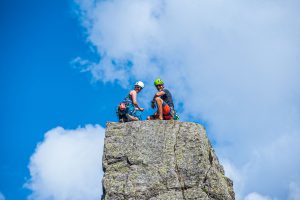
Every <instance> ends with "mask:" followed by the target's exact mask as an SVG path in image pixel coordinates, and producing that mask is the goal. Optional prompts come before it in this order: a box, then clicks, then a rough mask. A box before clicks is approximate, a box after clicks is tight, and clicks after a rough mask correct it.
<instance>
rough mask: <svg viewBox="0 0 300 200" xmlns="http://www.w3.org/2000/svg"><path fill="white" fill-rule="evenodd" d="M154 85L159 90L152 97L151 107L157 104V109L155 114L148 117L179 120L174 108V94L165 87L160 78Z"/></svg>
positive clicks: (149, 118)
mask: <svg viewBox="0 0 300 200" xmlns="http://www.w3.org/2000/svg"><path fill="white" fill-rule="evenodd" d="M154 86H155V87H156V89H157V90H158V92H157V93H155V95H154V97H153V99H152V102H151V107H152V108H155V105H156V106H157V111H156V112H155V113H154V114H153V115H151V116H148V117H147V119H148V120H153V119H160V120H171V119H176V120H177V119H178V116H177V115H176V113H175V110H174V104H173V98H172V95H171V93H170V91H169V90H167V89H165V87H164V82H163V80H161V79H160V78H157V79H155V81H154Z"/></svg>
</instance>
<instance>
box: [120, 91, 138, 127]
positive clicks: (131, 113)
mask: <svg viewBox="0 0 300 200" xmlns="http://www.w3.org/2000/svg"><path fill="white" fill-rule="evenodd" d="M116 114H117V117H118V118H119V122H130V121H132V119H133V118H134V117H137V118H138V119H139V120H142V117H141V115H142V113H141V111H139V110H137V109H136V107H135V106H134V105H133V103H132V97H131V95H130V94H128V95H127V96H126V97H125V98H124V100H123V101H122V102H120V104H119V105H118V106H117V108H116Z"/></svg>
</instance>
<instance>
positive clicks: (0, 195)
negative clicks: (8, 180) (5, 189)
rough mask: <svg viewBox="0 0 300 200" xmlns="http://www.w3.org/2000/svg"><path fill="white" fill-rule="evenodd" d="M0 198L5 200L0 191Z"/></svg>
mask: <svg viewBox="0 0 300 200" xmlns="http://www.w3.org/2000/svg"><path fill="white" fill-rule="evenodd" d="M0 200H5V197H4V195H3V194H2V193H1V192H0Z"/></svg>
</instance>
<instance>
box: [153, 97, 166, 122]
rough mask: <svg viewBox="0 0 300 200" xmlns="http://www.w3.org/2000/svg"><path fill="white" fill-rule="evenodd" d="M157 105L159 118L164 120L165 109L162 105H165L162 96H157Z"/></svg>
mask: <svg viewBox="0 0 300 200" xmlns="http://www.w3.org/2000/svg"><path fill="white" fill-rule="evenodd" d="M155 101H156V105H157V111H158V118H159V119H161V120H163V119H164V118H163V110H162V105H163V100H162V99H161V98H160V97H156V98H155Z"/></svg>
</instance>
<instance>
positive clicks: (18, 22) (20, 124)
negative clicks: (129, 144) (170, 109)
mask: <svg viewBox="0 0 300 200" xmlns="http://www.w3.org/2000/svg"><path fill="white" fill-rule="evenodd" d="M299 6H300V4H299V2H298V1H295V0H288V1H276V2H274V1H269V0H266V1H261V2H254V1H243V2H240V1H236V0H230V1H226V2H225V1H201V2H199V1H196V0H191V1H189V2H185V3H182V2H181V1H180V0H174V1H162V0H153V1H143V0H142V1H136V0H133V1H128V0H123V1H96V2H94V1H92V0H76V1H71V0H68V1H58V0H54V1H37V0H36V1H35V0H30V1H26V2H24V1H2V2H1V5H0V9H1V10H0V11H1V12H0V20H1V21H0V22H1V34H0V41H1V44H2V45H1V47H0V48H1V59H0V66H1V68H0V70H1V73H0V74H1V79H0V83H1V84H0V87H1V104H0V105H1V110H2V112H1V115H0V119H1V121H0V123H1V124H0V133H1V134H0V143H1V145H0V180H1V182H0V200H2V197H1V194H2V195H3V196H4V197H5V199H26V198H27V197H28V196H29V195H31V197H30V198H31V199H47V198H50V199H68V198H69V199H74V198H75V197H74V196H72V195H74V194H76V197H77V198H78V199H80V198H81V199H93V198H95V196H97V195H99V192H100V191H97V192H93V191H92V192H89V193H84V192H82V193H80V191H84V189H83V190H80V189H78V187H79V188H80V187H81V186H80V185H74V184H71V183H69V182H68V181H66V180H65V179H61V177H60V176H59V175H60V174H61V173H62V171H59V170H58V171H57V170H56V168H55V167H54V168H51V166H53V165H54V166H58V167H57V168H58V169H67V171H70V174H68V173H67V174H66V177H68V178H69V179H72V178H70V176H72V173H73V176H74V177H73V178H75V179H76V180H82V182H83V183H86V182H87V183H89V182H90V183H95V185H93V186H95V188H98V187H99V185H97V184H99V183H98V182H97V181H95V182H94V180H93V179H92V180H91V179H87V178H86V177H90V175H89V174H85V172H86V171H92V172H94V171H93V170H95V169H94V168H90V167H91V166H86V165H84V164H86V163H94V162H95V158H96V157H100V156H101V155H99V154H98V153H95V152H96V151H101V149H100V150H97V148H96V147H97V146H100V147H99V148H102V146H101V145H102V143H101V141H102V140H103V128H102V127H105V123H106V121H114V120H115V119H116V118H115V113H114V108H115V106H116V105H117V103H118V102H119V101H120V100H121V99H122V98H123V97H124V95H126V93H127V91H128V90H129V89H130V88H131V85H132V84H133V83H134V82H135V81H137V80H143V81H144V82H145V84H146V87H145V89H144V91H143V92H142V93H141V94H140V102H141V104H142V106H144V107H145V108H146V109H147V111H146V113H145V116H146V115H147V114H149V113H150V112H151V110H150V108H149V99H150V98H151V96H152V94H153V92H154V91H155V90H154V88H153V87H152V81H153V79H154V78H156V77H158V76H160V77H162V78H163V79H164V80H165V81H166V85H167V87H168V88H169V89H170V90H171V91H172V93H173V95H174V98H175V103H176V107H177V108H178V111H179V112H180V116H181V119H182V120H185V121H195V122H201V123H204V124H205V126H206V128H207V130H208V135H209V137H210V139H211V140H212V141H213V144H214V148H215V149H216V151H217V154H218V156H219V158H220V160H221V162H222V164H223V165H224V167H225V171H226V173H227V175H228V176H229V177H230V178H232V179H233V180H234V183H235V191H236V193H237V199H245V200H258V199H263V200H270V199H274V200H275V199H289V200H297V199H299V198H300V174H299V170H298V169H299V167H300V162H299V161H298V160H296V159H295V158H296V157H297V156H298V154H297V152H299V151H300V149H299V145H298V144H299V142H300V137H299V133H300V126H299V123H298V122H299V119H300V104H299V102H300V101H299V100H300V93H299V89H298V88H299V85H300V82H299V78H298V76H299V74H300V69H299V66H300V60H299V59H300V58H299V54H300V38H299V35H300V23H299V20H298V19H299V12H298V9H297V8H299ZM128 63H130V64H128ZM83 71H84V72H83ZM88 124H91V125H88ZM97 124H98V125H99V126H98V125H97ZM57 127H61V128H57ZM80 127H81V128H80ZM94 141H96V143H94ZM37 144H40V145H39V146H38V147H37ZM87 144H90V145H91V146H93V147H95V148H94V149H92V150H93V151H92V150H91V151H92V152H89V151H84V153H83V155H84V156H83V158H87V159H83V158H82V159H80V156H79V158H78V159H74V158H73V157H72V156H71V157H70V155H73V154H74V152H75V153H76V152H80V150H84V149H86V147H87V146H89V145H87ZM74 146H77V147H78V148H75V147H74ZM67 147H68V148H67ZM95 149H96V150H95ZM58 152H64V153H65V154H63V153H62V155H64V156H66V157H64V156H59V155H58V154H60V153H58ZM50 157H51V159H47V158H50ZM52 158H53V159H52ZM74 162H75V163H76V166H78V168H74V169H73V168H72V166H71V169H72V170H69V168H70V166H69V165H68V163H74ZM53 163H54V164H53ZM62 163H64V164H62ZM52 164H53V165H52ZM98 165H99V166H98ZM28 166H29V168H28ZM49 166H50V168H49ZM95 166H97V167H98V168H101V166H100V164H99V163H97V162H96V164H95ZM29 169H30V170H29ZM282 169H285V170H282ZM49 171H50V172H49ZM64 172H65V171H64ZM79 172H80V173H79ZM81 172H82V173H81ZM75 173H76V174H77V175H78V176H75V175H74V174H75ZM81 175H82V176H81ZM98 176H101V174H98V171H97V170H95V177H98ZM82 177H84V178H82ZM72 180H73V179H72ZM25 183H26V184H27V188H30V189H26V188H25V187H24V184H25ZM60 183H62V185H59V184H60ZM63 184H65V185H63ZM28 185H29V186H28ZM55 185H59V186H60V188H65V191H62V190H60V189H59V187H54V186H55ZM52 186H53V187H52ZM82 187H83V186H82ZM74 188H76V189H74ZM83 188H84V187H83ZM91 188H93V187H91ZM75 191H77V193H76V192H75ZM68 195H69V196H68Z"/></svg>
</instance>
